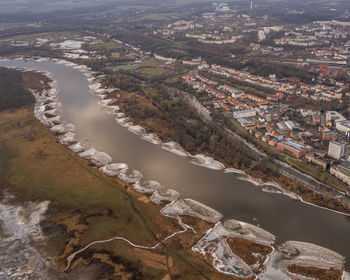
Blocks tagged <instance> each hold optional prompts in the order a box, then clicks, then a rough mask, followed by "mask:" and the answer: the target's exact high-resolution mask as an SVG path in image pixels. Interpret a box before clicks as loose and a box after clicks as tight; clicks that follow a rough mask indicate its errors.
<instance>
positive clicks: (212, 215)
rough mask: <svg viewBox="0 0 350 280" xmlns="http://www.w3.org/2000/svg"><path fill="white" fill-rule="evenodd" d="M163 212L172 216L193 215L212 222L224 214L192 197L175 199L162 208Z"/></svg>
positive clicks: (218, 219)
mask: <svg viewBox="0 0 350 280" xmlns="http://www.w3.org/2000/svg"><path fill="white" fill-rule="evenodd" d="M161 213H162V214H163V215H164V216H168V217H171V218H177V217H179V216H193V217H197V218H200V219H202V220H205V221H207V222H210V223H216V222H218V221H220V220H221V219H222V214H221V213H219V212H218V211H216V210H214V209H212V208H210V207H209V206H206V205H204V204H202V203H200V202H198V201H195V200H193V199H190V198H185V199H177V200H175V201H173V202H172V203H170V204H168V205H167V206H165V207H164V208H162V210H161Z"/></svg>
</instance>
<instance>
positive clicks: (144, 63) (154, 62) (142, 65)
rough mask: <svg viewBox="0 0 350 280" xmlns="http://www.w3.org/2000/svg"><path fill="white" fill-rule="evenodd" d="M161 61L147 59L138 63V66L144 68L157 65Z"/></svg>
mask: <svg viewBox="0 0 350 280" xmlns="http://www.w3.org/2000/svg"><path fill="white" fill-rule="evenodd" d="M158 65H159V63H158V62H157V61H147V62H142V63H138V64H137V67H138V68H142V67H157V66H158Z"/></svg>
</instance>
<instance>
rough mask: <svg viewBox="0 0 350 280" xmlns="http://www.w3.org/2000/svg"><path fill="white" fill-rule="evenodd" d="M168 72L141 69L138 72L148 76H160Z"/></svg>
mask: <svg viewBox="0 0 350 280" xmlns="http://www.w3.org/2000/svg"><path fill="white" fill-rule="evenodd" d="M167 71H168V70H165V69H160V68H141V69H139V72H141V73H145V74H149V75H162V74H164V73H166V72H167Z"/></svg>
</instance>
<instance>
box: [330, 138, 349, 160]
mask: <svg viewBox="0 0 350 280" xmlns="http://www.w3.org/2000/svg"><path fill="white" fill-rule="evenodd" d="M344 151H345V144H344V143H341V142H338V141H331V142H330V143H329V147H328V156H329V157H331V158H334V159H340V158H341V157H343V156H344Z"/></svg>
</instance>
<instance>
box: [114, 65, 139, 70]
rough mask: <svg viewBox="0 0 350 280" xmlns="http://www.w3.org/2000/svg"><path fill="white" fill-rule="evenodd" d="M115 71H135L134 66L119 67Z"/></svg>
mask: <svg viewBox="0 0 350 280" xmlns="http://www.w3.org/2000/svg"><path fill="white" fill-rule="evenodd" d="M114 69H115V70H122V71H132V70H134V69H135V67H134V66H132V65H118V66H116V67H114Z"/></svg>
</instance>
